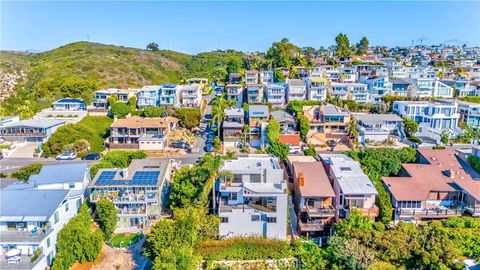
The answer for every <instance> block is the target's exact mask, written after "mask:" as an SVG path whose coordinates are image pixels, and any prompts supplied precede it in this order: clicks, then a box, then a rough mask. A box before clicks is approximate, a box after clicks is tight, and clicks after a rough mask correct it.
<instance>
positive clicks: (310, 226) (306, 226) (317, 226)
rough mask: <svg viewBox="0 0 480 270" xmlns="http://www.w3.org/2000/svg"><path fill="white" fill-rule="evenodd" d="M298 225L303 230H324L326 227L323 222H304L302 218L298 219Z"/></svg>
mask: <svg viewBox="0 0 480 270" xmlns="http://www.w3.org/2000/svg"><path fill="white" fill-rule="evenodd" d="M298 227H299V228H300V231H302V232H313V231H323V229H324V228H325V226H324V225H323V224H322V223H313V222H312V223H310V222H302V221H301V220H298Z"/></svg>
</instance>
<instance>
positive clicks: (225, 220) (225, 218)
mask: <svg viewBox="0 0 480 270" xmlns="http://www.w3.org/2000/svg"><path fill="white" fill-rule="evenodd" d="M220 222H221V223H228V217H220Z"/></svg>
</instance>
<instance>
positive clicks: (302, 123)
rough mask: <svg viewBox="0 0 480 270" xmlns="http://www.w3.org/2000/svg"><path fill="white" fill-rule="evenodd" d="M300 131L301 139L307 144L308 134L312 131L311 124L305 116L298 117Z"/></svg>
mask: <svg viewBox="0 0 480 270" xmlns="http://www.w3.org/2000/svg"><path fill="white" fill-rule="evenodd" d="M297 122H298V130H299V131H300V138H302V141H304V142H306V140H307V135H308V132H309V131H310V122H309V121H308V118H307V117H306V116H305V115H299V116H298V117H297Z"/></svg>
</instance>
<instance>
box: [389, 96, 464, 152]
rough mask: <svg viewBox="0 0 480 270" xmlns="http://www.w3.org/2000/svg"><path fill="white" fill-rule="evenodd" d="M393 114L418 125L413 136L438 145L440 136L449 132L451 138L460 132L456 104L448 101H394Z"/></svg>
mask: <svg viewBox="0 0 480 270" xmlns="http://www.w3.org/2000/svg"><path fill="white" fill-rule="evenodd" d="M393 112H394V113H396V114H398V115H400V116H401V117H408V118H410V119H412V120H414V121H415V122H417V123H418V125H419V127H418V132H417V133H416V134H415V136H419V137H428V138H431V139H433V140H435V141H437V142H438V143H440V134H441V133H442V131H443V130H449V131H451V133H452V136H455V135H457V134H458V133H459V132H460V128H459V127H458V122H459V120H460V114H459V113H458V104H457V103H456V102H449V101H436V102H428V101H394V102H393Z"/></svg>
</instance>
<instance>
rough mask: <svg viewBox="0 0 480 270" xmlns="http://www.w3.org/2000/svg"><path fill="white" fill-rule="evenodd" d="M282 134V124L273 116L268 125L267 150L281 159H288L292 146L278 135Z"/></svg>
mask: <svg viewBox="0 0 480 270" xmlns="http://www.w3.org/2000/svg"><path fill="white" fill-rule="evenodd" d="M279 136H280V124H279V123H278V122H277V120H275V119H273V118H271V119H270V122H269V123H268V126H267V132H266V137H267V141H268V143H269V147H268V148H267V151H268V152H269V153H271V154H273V155H275V156H276V157H278V158H279V159H280V160H286V159H287V156H288V153H289V152H290V146H288V145H287V144H284V143H281V142H280V140H279V139H278V137H279Z"/></svg>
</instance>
